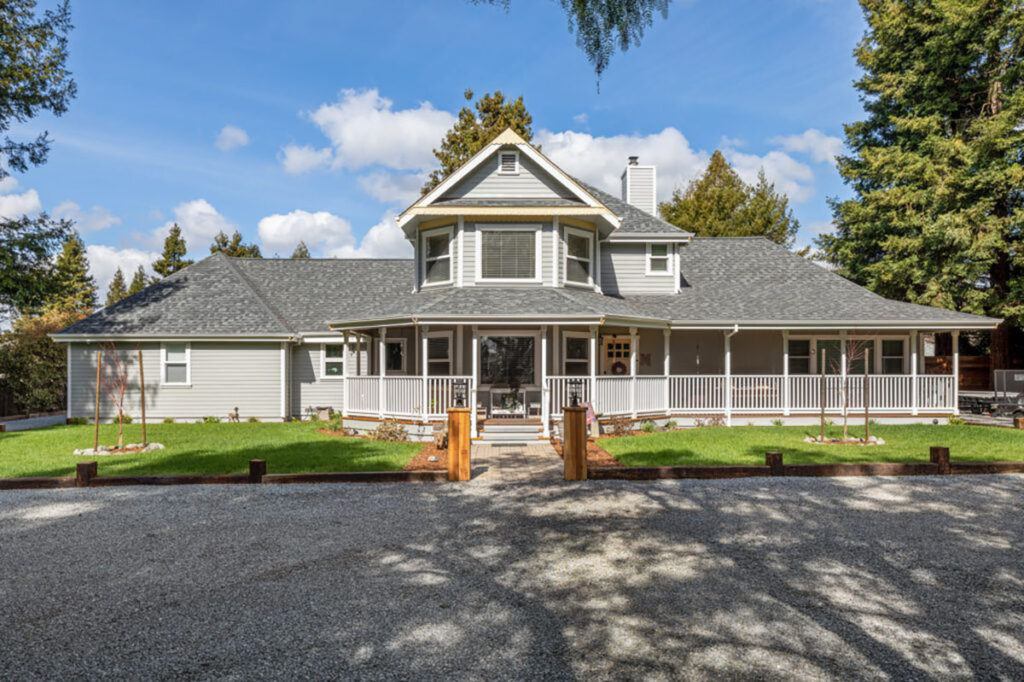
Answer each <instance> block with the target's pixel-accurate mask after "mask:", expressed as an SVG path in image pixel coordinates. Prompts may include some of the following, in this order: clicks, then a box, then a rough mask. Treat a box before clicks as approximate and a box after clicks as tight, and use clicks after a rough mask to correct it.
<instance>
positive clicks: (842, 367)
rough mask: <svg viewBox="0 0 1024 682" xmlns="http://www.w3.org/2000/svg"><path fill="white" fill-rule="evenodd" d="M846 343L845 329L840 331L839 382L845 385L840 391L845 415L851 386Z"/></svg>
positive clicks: (844, 414)
mask: <svg viewBox="0 0 1024 682" xmlns="http://www.w3.org/2000/svg"><path fill="white" fill-rule="evenodd" d="M846 345H847V344H846V330H845V329H844V330H842V331H840V332H839V382H840V385H841V386H842V387H843V388H842V391H841V392H840V395H841V396H842V397H843V416H846V414H847V412H848V409H849V408H848V406H849V403H850V395H849V393H848V390H849V386H848V385H847V384H846V363H847V357H846Z"/></svg>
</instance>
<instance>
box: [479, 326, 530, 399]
mask: <svg viewBox="0 0 1024 682" xmlns="http://www.w3.org/2000/svg"><path fill="white" fill-rule="evenodd" d="M536 352H537V338H536V337H535V336H532V335H531V336H525V335H524V336H516V335H502V336H497V335H495V336H484V337H481V338H480V385H481V388H485V389H487V391H488V395H489V400H488V402H487V408H488V410H487V411H488V414H489V415H491V416H495V417H499V416H500V417H525V416H527V414H528V413H529V412H530V407H531V403H532V402H535V401H536V396H535V395H534V394H535V393H537V375H536ZM538 405H539V403H538Z"/></svg>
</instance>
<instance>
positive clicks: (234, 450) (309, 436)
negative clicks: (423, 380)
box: [0, 422, 423, 478]
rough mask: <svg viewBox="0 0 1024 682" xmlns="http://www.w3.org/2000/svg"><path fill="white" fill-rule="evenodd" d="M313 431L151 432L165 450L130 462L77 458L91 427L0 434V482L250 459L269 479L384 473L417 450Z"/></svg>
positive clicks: (136, 430)
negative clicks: (80, 467) (83, 465)
mask: <svg viewBox="0 0 1024 682" xmlns="http://www.w3.org/2000/svg"><path fill="white" fill-rule="evenodd" d="M319 426H320V425H318V424H315V423H310V422H292V423H288V424H249V423H242V424H228V423H222V424H151V425H149V428H148V431H149V440H150V442H156V443H163V444H164V445H165V446H167V449H166V450H159V451H156V452H147V453H142V454H133V455H110V456H106V457H89V458H83V457H76V456H74V455H72V454H71V453H72V451H73V450H74V449H75V448H88V447H92V440H93V427H92V426H56V427H53V428H49V429H40V430H38V431H22V432H15V433H0V478H13V477H21V476H69V475H74V471H75V463H76V462H81V461H85V460H87V459H95V460H96V461H98V462H99V474H100V476H105V475H106V476H118V475H120V476H146V475H161V474H231V473H244V472H246V471H248V466H249V465H248V463H249V460H250V459H265V460H267V471H268V473H276V474H280V473H299V472H315V471H389V470H396V469H401V468H402V467H404V466H405V465H406V464H407V463H408V462H409V460H411V459H412V457H413V455H415V454H416V453H417V452H419V450H420V449H421V448H422V447H423V444H422V443H380V442H376V441H371V440H366V439H362V438H337V437H334V436H325V435H322V434H319V433H317V429H318V428H319ZM140 428H141V427H140V426H139V425H138V424H131V425H128V426H126V427H125V442H126V443H137V442H139V441H140V440H141V436H140ZM115 441H116V427H115V426H113V425H109V424H104V425H103V426H101V427H100V442H101V443H103V444H106V445H111V444H113V443H114V442H115Z"/></svg>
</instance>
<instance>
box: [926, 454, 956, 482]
mask: <svg viewBox="0 0 1024 682" xmlns="http://www.w3.org/2000/svg"><path fill="white" fill-rule="evenodd" d="M928 458H929V459H930V460H931V462H932V464H937V465H938V466H939V474H940V475H943V476H945V475H947V474H950V473H952V468H951V467H950V466H949V448H943V447H932V448H930V449H929V450H928Z"/></svg>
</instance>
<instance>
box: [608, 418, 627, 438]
mask: <svg viewBox="0 0 1024 682" xmlns="http://www.w3.org/2000/svg"><path fill="white" fill-rule="evenodd" d="M608 430H609V431H610V432H611V434H612V435H613V436H625V435H626V434H628V433H629V432H630V431H632V430H633V423H632V422H631V421H629V420H628V419H626V418H625V417H616V418H615V419H609V420H608Z"/></svg>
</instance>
